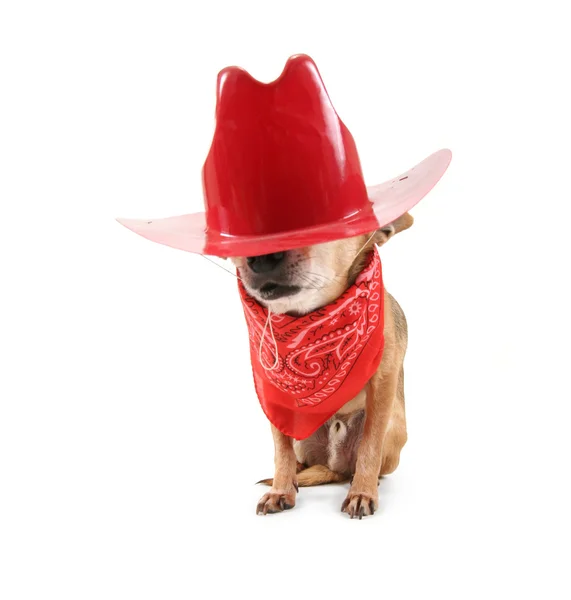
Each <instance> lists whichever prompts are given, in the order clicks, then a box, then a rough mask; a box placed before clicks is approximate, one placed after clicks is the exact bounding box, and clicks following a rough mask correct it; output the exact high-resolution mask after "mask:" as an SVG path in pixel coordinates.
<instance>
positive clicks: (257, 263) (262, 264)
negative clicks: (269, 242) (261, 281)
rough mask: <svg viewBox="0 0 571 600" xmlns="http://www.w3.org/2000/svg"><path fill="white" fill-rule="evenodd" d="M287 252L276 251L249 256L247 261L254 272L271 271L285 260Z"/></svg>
mask: <svg viewBox="0 0 571 600" xmlns="http://www.w3.org/2000/svg"><path fill="white" fill-rule="evenodd" d="M285 254H286V253H285V252H274V253H273V254H264V255H262V256H248V258H247V259H246V261H247V263H248V266H249V267H250V269H252V271H254V273H269V272H270V271H273V270H274V269H275V268H276V267H277V266H278V265H279V264H280V263H281V262H282V261H283V259H284V257H285Z"/></svg>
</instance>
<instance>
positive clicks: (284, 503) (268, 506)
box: [256, 487, 296, 515]
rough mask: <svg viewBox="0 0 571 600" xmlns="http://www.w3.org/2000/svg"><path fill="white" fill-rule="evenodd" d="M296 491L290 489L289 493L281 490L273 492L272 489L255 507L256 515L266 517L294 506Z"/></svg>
mask: <svg viewBox="0 0 571 600" xmlns="http://www.w3.org/2000/svg"><path fill="white" fill-rule="evenodd" d="M295 496H296V490H295V489H294V488H293V487H292V489H291V491H288V492H284V491H283V490H274V489H273V488H272V489H271V490H270V491H269V492H268V493H267V494H264V495H263V496H262V497H261V498H260V501H259V502H258V506H257V507H256V514H257V515H268V514H272V513H277V512H282V511H284V510H289V509H290V508H293V507H294V506H295Z"/></svg>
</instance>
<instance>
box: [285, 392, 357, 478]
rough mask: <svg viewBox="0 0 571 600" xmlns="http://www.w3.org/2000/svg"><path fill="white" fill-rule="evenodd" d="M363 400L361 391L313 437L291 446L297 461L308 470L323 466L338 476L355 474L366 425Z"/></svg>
mask: <svg viewBox="0 0 571 600" xmlns="http://www.w3.org/2000/svg"><path fill="white" fill-rule="evenodd" d="M365 400H366V393H365V390H362V391H361V392H360V393H359V394H358V395H357V396H355V398H353V399H352V400H350V401H349V402H347V404H345V405H344V406H343V407H342V408H341V410H339V411H338V412H337V413H335V415H333V417H331V419H329V420H328V421H327V422H326V423H324V424H323V425H322V426H321V427H320V428H319V429H318V430H317V431H316V432H315V433H314V434H312V435H311V436H310V437H308V438H306V439H305V440H299V441H296V442H294V450H295V454H296V456H297V460H298V461H299V462H300V463H302V464H304V465H307V466H308V467H310V466H312V465H325V466H327V467H328V468H329V469H331V470H332V471H335V472H337V473H343V474H346V475H351V474H352V473H354V472H355V463H356V462H357V449H358V447H359V442H360V441H361V436H362V435H363V426H364V424H365Z"/></svg>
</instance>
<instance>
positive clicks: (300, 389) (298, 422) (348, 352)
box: [239, 248, 384, 439]
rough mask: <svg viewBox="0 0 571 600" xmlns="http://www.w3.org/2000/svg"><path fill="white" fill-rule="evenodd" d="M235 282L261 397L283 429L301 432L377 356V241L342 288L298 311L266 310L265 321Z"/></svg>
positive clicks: (362, 379) (323, 416)
mask: <svg viewBox="0 0 571 600" xmlns="http://www.w3.org/2000/svg"><path fill="white" fill-rule="evenodd" d="M239 289H240V295H241V298H242V305H243V308H244V314H245V316H246V323H247V325H248V331H249V334H250V356H251V360H252V368H253V371H254V381H255V383H256V391H257V393H258V397H259V400H260V403H261V404H262V407H263V409H264V411H265V413H266V415H267V416H268V418H269V419H270V421H271V422H272V423H274V425H275V426H276V427H278V429H280V430H282V431H283V433H285V434H286V435H291V436H292V437H296V439H302V438H303V437H307V435H310V433H312V431H314V430H315V429H317V427H319V426H320V425H321V424H323V423H324V422H325V421H326V420H327V419H328V418H329V417H330V416H331V415H332V414H334V413H335V412H336V411H337V410H339V408H341V406H343V404H345V403H346V402H348V401H349V400H351V399H352V398H353V397H355V395H356V394H357V393H358V392H359V391H360V390H361V389H362V388H363V387H364V386H365V384H366V383H367V381H368V380H369V379H370V378H371V376H372V375H373V373H374V372H375V370H376V368H377V367H378V365H379V363H380V360H381V356H382V347H383V293H384V290H383V282H382V269H381V261H380V258H379V254H378V252H377V249H376V248H375V249H374V251H373V252H371V255H370V257H369V260H368V262H367V264H366V266H365V267H364V269H363V270H362V271H361V273H360V274H359V276H358V277H357V280H356V281H355V283H354V284H353V285H352V286H351V287H350V288H349V289H348V290H347V291H346V292H345V293H344V294H343V295H342V296H340V297H339V298H338V299H337V300H336V301H335V302H332V303H331V304H328V305H327V306H324V307H323V308H320V309H318V310H315V311H313V312H312V313H309V314H308V315H304V316H302V317H291V316H288V315H275V314H272V315H271V323H268V324H267V326H266V322H267V319H268V311H267V309H266V308H264V307H263V306H261V305H260V304H259V303H258V302H257V301H256V300H255V299H254V298H252V297H251V296H250V295H249V294H248V293H247V291H246V290H245V288H244V286H243V285H242V283H241V282H239ZM270 325H271V327H270ZM265 326H266V327H265ZM264 328H265V331H264ZM272 331H273V337H272ZM262 335H263V336H264V338H263V343H262V342H261V340H262ZM274 338H275V343H274ZM260 345H261V357H262V363H263V364H262V363H261V362H260ZM276 349H277V361H276V354H275V352H276ZM274 365H275V366H274ZM268 384H269V385H268ZM292 411H300V412H299V414H297V415H295V416H294V415H292V414H290V413H291V412H292ZM301 411H303V412H301ZM309 414H312V416H311V417H308V415H309ZM317 421H319V424H318V425H317V426H315V427H314V425H315V422H317ZM304 422H305V423H304ZM285 430H287V431H285ZM309 430H312V431H309ZM308 431H309V433H307V432H308ZM300 436H301V437H300Z"/></svg>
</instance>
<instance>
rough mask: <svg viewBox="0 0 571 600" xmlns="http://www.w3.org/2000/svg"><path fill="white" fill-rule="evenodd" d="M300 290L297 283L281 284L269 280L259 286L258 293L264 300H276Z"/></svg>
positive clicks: (293, 294)
mask: <svg viewBox="0 0 571 600" xmlns="http://www.w3.org/2000/svg"><path fill="white" fill-rule="evenodd" d="M300 291H301V288H300V287H299V286H297V285H281V284H279V283H274V282H272V281H269V282H268V283H264V285H263V286H261V287H260V289H259V290H258V293H259V295H260V297H261V298H263V299H264V300H278V299H279V298H287V297H288V296H295V294H297V293H298V292H300Z"/></svg>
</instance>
